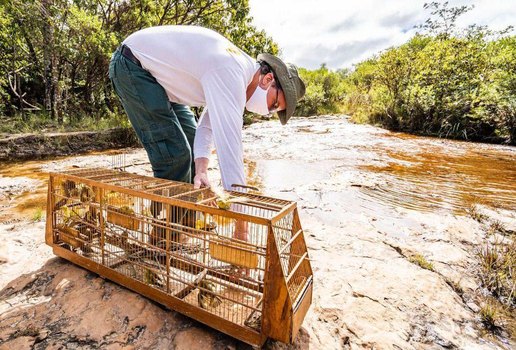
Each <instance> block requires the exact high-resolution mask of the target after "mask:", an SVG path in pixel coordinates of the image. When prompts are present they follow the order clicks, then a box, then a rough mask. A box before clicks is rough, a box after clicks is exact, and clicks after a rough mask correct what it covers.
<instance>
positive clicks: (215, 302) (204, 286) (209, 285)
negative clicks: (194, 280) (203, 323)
mask: <svg viewBox="0 0 516 350" xmlns="http://www.w3.org/2000/svg"><path fill="white" fill-rule="evenodd" d="M207 290H209V291H211V292H216V287H215V283H213V282H211V281H208V280H206V279H203V280H202V281H201V282H199V294H198V295H197V301H198V302H199V306H200V307H202V308H203V309H208V308H215V307H217V306H219V305H220V304H221V303H222V299H220V297H219V296H217V295H215V294H214V293H210V292H208V291H207Z"/></svg>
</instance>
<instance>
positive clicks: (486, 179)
mask: <svg viewBox="0 0 516 350" xmlns="http://www.w3.org/2000/svg"><path fill="white" fill-rule="evenodd" d="M328 126H330V127H328ZM267 129H268V130H267ZM249 131H250V135H249V134H248V135H247V138H248V139H250V141H254V142H251V143H250V144H251V148H252V150H249V154H250V156H251V157H254V158H255V159H256V158H258V160H257V161H258V164H259V165H258V168H259V170H260V171H261V175H262V177H263V178H264V181H265V183H266V186H269V185H270V187H273V188H276V189H277V190H278V191H279V192H289V190H292V189H297V188H299V187H300V186H304V187H307V189H310V186H311V189H312V190H317V188H318V187H324V188H325V189H328V187H327V186H325V185H329V186H330V188H331V186H333V187H334V189H335V191H334V194H333V196H334V197H335V200H336V201H345V202H347V203H348V205H349V206H351V207H354V206H355V207H357V210H359V209H361V208H362V209H363V208H366V209H370V210H376V211H379V212H381V211H382V210H384V209H386V208H391V209H392V208H398V207H402V208H406V209H411V210H415V211H420V212H421V211H422V212H428V211H431V212H443V211H444V212H452V213H454V214H464V213H465V211H466V210H467V209H468V208H470V207H471V206H472V205H474V204H483V205H488V206H492V207H497V208H502V209H507V210H516V148H514V147H509V146H500V145H487V144H476V143H467V142H458V141H451V140H443V139H436V138H427V137H418V136H412V135H407V134H402V133H392V132H388V131H384V130H381V129H377V128H373V127H370V126H364V125H353V124H351V123H348V122H347V121H346V120H345V119H332V120H328V121H327V123H325V122H324V121H323V122H322V123H321V120H315V121H310V120H304V121H299V122H297V123H296V124H295V125H291V126H290V127H287V129H281V127H280V126H275V125H267V126H266V128H263V127H261V126H259V125H257V126H253V127H251V129H250V130H249ZM266 135H269V136H266ZM287 135H290V136H287ZM285 136H287V137H288V140H285V139H284V138H285ZM266 138H268V140H266V142H264V143H261V144H256V141H255V140H257V139H266ZM343 187H344V188H343ZM324 192H326V191H324ZM329 193H330V194H329V195H332V194H331V191H329ZM336 193H339V194H336Z"/></svg>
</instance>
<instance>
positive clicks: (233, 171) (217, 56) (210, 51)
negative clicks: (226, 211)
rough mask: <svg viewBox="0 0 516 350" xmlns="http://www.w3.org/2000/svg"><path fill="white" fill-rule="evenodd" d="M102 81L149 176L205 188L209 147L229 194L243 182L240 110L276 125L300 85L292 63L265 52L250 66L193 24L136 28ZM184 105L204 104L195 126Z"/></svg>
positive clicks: (245, 58)
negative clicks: (272, 118) (143, 155)
mask: <svg viewBox="0 0 516 350" xmlns="http://www.w3.org/2000/svg"><path fill="white" fill-rule="evenodd" d="M109 77H110V79H111V81H112V83H113V86H114V88H115V91H116V93H117V94H118V96H119V97H120V100H121V102H122V105H123V107H124V109H125V111H126V113H127V115H128V116H129V120H130V121H131V124H132V125H133V127H134V129H135V131H136V134H137V136H138V138H139V139H140V141H141V143H142V144H143V146H144V147H145V150H146V151H147V154H148V156H149V160H150V162H151V165H152V170H153V172H154V176H155V177H159V178H165V179H170V180H176V181H183V182H193V184H194V186H195V187H196V188H199V187H201V186H209V185H210V181H209V179H208V175H207V169H208V158H209V155H210V153H211V147H212V142H214V144H215V148H216V149H217V156H218V159H219V165H220V170H221V176H222V184H223V187H224V188H225V189H226V190H230V189H231V187H232V185H233V184H245V183H246V181H245V175H244V163H243V149H242V126H243V117H242V116H243V113H244V108H247V110H249V111H251V112H254V113H257V114H261V115H267V114H270V113H275V112H277V113H278V115H279V118H280V121H281V123H282V124H285V123H286V122H287V121H288V119H289V118H290V117H291V116H292V114H293V113H294V110H295V107H296V104H297V101H298V100H299V99H300V98H301V97H303V95H304V93H305V85H304V83H303V81H302V80H301V79H300V78H299V76H298V72H297V69H296V68H295V66H293V65H287V64H285V63H283V62H282V61H281V60H280V59H279V58H277V57H275V56H273V55H270V54H266V53H265V54H260V55H259V56H258V62H256V61H255V60H254V59H252V58H251V57H249V56H248V55H247V54H245V53H244V52H243V51H242V50H240V49H238V48H237V47H236V46H235V45H233V44H232V43H231V42H230V41H229V40H227V39H226V38H224V37H223V36H221V35H220V34H218V33H216V32H214V31H212V30H209V29H206V28H202V27H196V26H159V27H152V28H147V29H143V30H140V31H138V32H136V33H133V34H132V35H130V36H129V37H128V38H127V39H125V40H124V42H123V43H122V46H121V47H120V48H119V49H117V51H116V52H115V53H114V54H113V57H112V60H111V63H110V66H109ZM187 106H205V107H206V108H204V111H203V113H202V115H201V118H200V120H199V125H198V126H197V123H196V121H195V117H194V114H193V113H192V112H191V110H190V109H189V107H187Z"/></svg>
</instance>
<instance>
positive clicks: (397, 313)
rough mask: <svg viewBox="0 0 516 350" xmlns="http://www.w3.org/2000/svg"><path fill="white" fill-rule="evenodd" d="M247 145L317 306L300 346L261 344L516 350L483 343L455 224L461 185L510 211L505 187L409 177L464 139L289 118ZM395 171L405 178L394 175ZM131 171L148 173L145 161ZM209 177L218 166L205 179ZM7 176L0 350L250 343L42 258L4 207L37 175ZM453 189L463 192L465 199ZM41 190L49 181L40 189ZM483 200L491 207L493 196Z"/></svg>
mask: <svg viewBox="0 0 516 350" xmlns="http://www.w3.org/2000/svg"><path fill="white" fill-rule="evenodd" d="M328 119H330V120H328ZM244 141H245V145H244V148H245V149H246V151H247V152H248V156H247V160H248V161H247V168H248V170H249V180H250V183H251V184H253V185H257V186H259V187H261V188H263V192H264V193H266V194H267V195H272V196H277V197H280V198H287V199H293V200H296V201H297V202H298V207H299V208H300V215H301V223H302V225H303V228H304V231H305V238H306V240H307V244H308V246H309V249H310V250H309V251H310V257H311V259H312V266H313V268H314V300H313V304H312V307H311V309H310V311H309V312H308V314H307V316H306V318H305V321H304V323H303V328H302V329H301V331H300V333H299V335H298V337H297V338H296V342H295V344H293V345H285V344H282V343H279V342H274V341H269V342H267V344H266V346H265V347H266V348H268V349H309V348H310V349H511V347H512V348H513V347H514V346H515V344H514V342H513V340H510V339H500V338H496V337H492V336H488V335H487V336H486V335H485V334H484V333H485V332H483V331H482V330H481V327H480V322H479V316H478V314H477V312H478V304H477V303H476V300H475V293H476V292H477V290H478V286H479V281H478V279H477V277H476V272H475V265H476V259H475V252H476V249H477V247H478V246H479V245H480V244H482V242H484V240H485V238H486V237H485V230H484V229H483V227H482V225H481V224H479V223H478V222H477V221H475V220H473V219H471V218H469V217H467V216H466V215H464V210H465V209H466V208H467V206H469V205H470V202H469V201H468V200H467V199H468V198H469V195H471V193H472V192H474V191H476V190H480V189H479V188H480V187H479V188H476V187H475V186H474V185H471V183H470V182H469V181H473V182H472V183H474V181H479V183H483V186H482V187H481V190H482V191H484V190H486V188H488V187H489V185H492V186H493V191H492V193H493V196H494V195H499V196H500V197H501V200H502V203H503V204H504V205H507V203H509V204H510V203H511V200H512V201H513V203H514V198H515V197H514V196H515V194H516V193H515V192H514V189H513V188H511V187H505V188H503V185H500V184H498V183H491V182H490V181H495V180H492V179H491V178H489V179H491V180H485V179H484V178H481V176H483V175H480V174H479V173H476V172H475V173H473V172H471V171H472V170H471V169H475V167H478V166H480V165H476V166H475V167H471V166H465V167H464V168H461V169H460V171H457V170H456V168H453V169H454V170H449V169H448V170H446V171H445V172H444V173H438V171H440V170H439V169H440V168H439V167H438V166H435V164H434V165H432V166H430V167H428V168H425V169H423V171H421V173H420V174H416V175H417V176H415V175H414V174H413V173H410V172H411V171H413V170H414V167H416V166H418V164H419V163H420V162H422V160H421V159H423V156H424V155H422V154H420V153H424V152H430V153H432V154H442V155H443V157H445V156H446V157H448V160H447V163H450V162H451V161H450V159H449V157H450V154H456V155H457V159H462V158H463V157H465V155H467V154H468V153H467V152H469V151H468V147H470V144H467V143H461V142H452V141H443V140H438V139H429V138H417V137H406V135H405V136H404V135H403V134H393V133H389V132H386V131H383V130H381V129H377V128H374V127H370V126H363V125H353V124H350V123H348V122H347V121H346V120H345V119H343V118H318V119H294V120H292V121H291V122H289V124H288V125H287V126H286V127H281V126H280V125H279V123H278V122H277V121H273V122H268V123H262V124H254V125H252V126H251V127H250V128H248V129H246V130H245V132H244ZM479 148H482V152H483V154H488V155H490V156H492V158H489V161H490V162H491V163H489V162H488V163H486V166H491V167H492V166H493V164H498V163H496V162H497V161H500V162H502V163H503V164H500V167H503V166H505V165H504V164H505V163H504V161H503V160H504V159H514V156H515V155H516V152H515V151H514V149H511V148H507V147H503V146H492V145H489V146H486V145H475V147H474V149H475V150H477V149H479ZM109 159H110V157H109V156H104V157H102V155H97V156H83V157H77V158H73V159H72V158H69V159H62V160H57V161H48V162H42V163H40V164H38V165H36V164H32V165H31V166H33V169H37V170H35V171H33V172H34V173H36V172H37V171H40V172H41V171H49V170H60V169H63V168H66V167H69V166H72V165H75V166H88V165H97V166H98V165H99V164H100V165H102V164H104V165H106V166H107V164H108V163H109ZM145 159H146V157H145V154H144V152H142V151H141V150H132V151H128V152H127V163H128V164H129V163H133V164H139V163H145ZM497 159H498V160H497ZM509 164H510V162H509ZM372 165H373V166H375V167H377V169H376V170H372V169H371V168H370V166H372ZM379 169H380V170H379ZM382 169H383V170H382ZM393 169H394V170H396V171H398V170H401V175H400V174H398V173H393V172H392V171H393ZM450 169H452V168H450ZM468 169H470V170H468ZM127 170H128V171H136V172H139V173H142V174H149V173H150V169H149V166H148V164H143V165H141V166H139V167H134V168H131V169H127ZM11 171H13V169H11ZM454 171H455V172H454ZM448 172H449V173H450V175H449V176H448V175H447V173H448ZM496 172H497V174H496V175H497V176H498V175H499V176H501V177H503V178H505V181H508V180H510V179H512V178H513V177H515V176H516V169H514V165H512V167H511V165H509V168H508V169H506V172H505V173H502V170H501V168H500V169H496ZM217 173H218V169H217V167H216V166H214V167H213V168H212V169H211V173H210V174H211V176H212V178H214V177H216V176H217ZM2 175H3V178H2V177H0V184H1V183H2V181H4V183H6V184H8V185H9V186H18V185H19V184H21V185H20V186H21V187H22V189H20V188H18V187H16V188H14V187H13V195H12V196H11V197H10V198H11V199H8V198H4V199H3V201H2V198H0V201H2V202H1V203H0V204H1V205H3V208H4V209H2V207H0V218H1V217H3V218H9V217H11V218H12V217H16V218H17V220H18V221H16V222H14V223H13V222H7V220H6V221H0V232H1V234H2V237H3V238H5V239H4V240H3V241H4V247H3V248H2V247H0V257H1V256H3V259H4V261H5V262H4V263H2V262H0V288H3V290H2V291H1V292H0V300H1V301H0V348H1V349H4V348H5V349H25V348H27V349H29V348H31V347H32V348H35V349H58V348H70V349H94V348H106V349H146V348H149V349H169V348H176V349H197V348H200V349H246V348H249V347H248V346H247V345H245V344H242V343H240V342H238V341H236V340H234V339H232V338H229V337H227V336H225V335H223V334H221V333H219V332H217V331H214V330H212V329H210V328H209V327H206V326H203V325H201V324H199V323H197V322H195V321H192V320H190V319H189V318H187V317H185V316H182V315H180V314H178V313H176V312H173V311H168V310H166V309H165V308H163V307H161V306H160V305H157V304H156V303H154V302H152V301H150V300H148V299H146V298H144V297H141V296H140V295H138V294H136V293H133V292H131V291H129V290H126V289H124V288H122V287H120V286H118V285H116V284H113V283H111V282H109V281H105V280H103V279H102V278H99V277H98V276H96V275H94V274H93V273H90V272H88V271H86V270H84V269H81V268H79V267H76V266H74V265H73V264H70V263H68V262H66V261H65V260H62V259H58V258H51V257H52V253H51V251H50V249H49V248H48V247H46V246H45V245H44V242H43V234H44V223H43V222H41V221H40V222H31V220H28V219H27V218H26V217H23V215H22V216H16V215H15V212H9V211H8V210H11V209H12V207H13V206H15V203H18V204H17V205H19V203H20V202H21V201H23V200H24V198H25V197H23V196H22V195H20V193H23V192H24V191H23V186H27V188H28V187H34V184H33V183H32V182H31V181H32V180H33V179H36V180H38V181H39V182H40V183H41V184H43V185H44V183H43V182H42V180H41V177H37V176H36V175H31V174H28V173H24V174H21V175H22V176H23V177H24V178H25V180H21V182H20V183H16V182H14V183H13V181H12V178H11V179H9V180H6V179H7V177H8V176H9V175H8V172H4V173H2ZM18 175H20V174H18ZM495 177H496V176H495ZM27 178H28V179H32V180H31V181H29V180H27ZM513 180H514V182H515V183H516V178H514V179H513ZM454 181H455V182H458V183H453V182H454ZM217 182H218V181H217V180H213V183H217ZM509 182H510V181H509ZM462 183H465V184H466V185H465V186H464V188H466V189H467V188H469V189H470V190H469V192H467V193H464V191H465V190H464V189H463V188H462V187H460V186H462V185H461V184H462ZM24 184H25V185H24ZM6 186H7V185H6ZM36 187H37V186H36ZM42 190H44V186H43V187H42V189H40V190H37V191H42ZM461 191H462V192H461ZM504 191H505V192H504ZM15 192H16V193H15ZM481 194H482V195H483V197H484V198H485V199H486V200H489V198H490V197H489V196H491V195H492V194H491V192H485V193H484V192H482V193H481ZM33 195H34V194H33ZM40 195H42V196H44V192H41V193H40ZM511 198H512V199H511ZM504 199H505V200H506V201H505V202H503V200H504ZM507 201H508V202H507ZM6 208H7V209H6ZM2 210H4V212H3V213H2ZM6 210H7V211H6ZM461 210H462V211H461ZM484 211H485V212H486V213H487V214H486V215H490V216H492V217H493V218H494V219H495V220H497V221H501V222H507V223H508V227H509V224H511V223H514V222H515V220H516V214H515V212H514V210H507V208H506V209H505V210H504V209H500V208H494V207H493V206H490V205H489V202H488V203H487V204H486V206H485V210H484ZM6 222H7V223H6ZM2 251H3V253H2ZM414 256H422V257H423V258H424V260H425V261H426V262H428V263H430V264H431V266H432V268H431V269H430V270H428V269H425V268H422V267H421V265H418V264H417V263H415V262H414V261H415V260H413V257H414ZM49 259H50V260H49ZM1 260H2V259H1V258H0V261H1ZM22 273H26V274H25V275H22V276H20V275H21V274H22Z"/></svg>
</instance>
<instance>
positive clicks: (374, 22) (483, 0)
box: [250, 0, 516, 68]
mask: <svg viewBox="0 0 516 350" xmlns="http://www.w3.org/2000/svg"><path fill="white" fill-rule="evenodd" d="M425 2H430V0H390V1H382V0H319V1H310V0H282V1H273V0H250V7H251V15H252V16H253V17H254V24H255V25H256V26H257V27H258V28H259V29H264V30H265V31H266V32H267V33H268V34H269V35H270V36H272V38H273V39H274V40H275V41H276V42H277V43H278V44H279V46H280V49H281V56H282V57H283V58H284V59H285V60H286V61H289V62H293V63H295V64H297V65H299V66H302V67H306V68H317V67H319V66H320V64H321V63H326V64H327V65H328V66H329V67H331V68H343V67H350V66H351V65H352V64H354V63H358V62H360V61H361V60H364V59H366V58H368V57H371V56H372V55H373V54H375V53H377V52H379V51H381V50H383V49H386V48H388V47H391V46H395V45H401V44H402V43H404V42H406V41H407V40H408V39H409V38H410V37H411V36H412V35H413V34H414V33H415V31H416V30H415V29H414V28H413V27H414V25H416V24H420V23H422V22H424V20H425V19H426V18H427V17H428V15H429V12H428V11H425V10H424V9H423V4H424V3H425ZM450 4H452V5H459V4H475V9H474V10H472V11H471V12H469V13H467V14H465V15H464V17H463V18H461V19H460V20H459V21H458V24H459V26H467V25H469V24H473V23H476V24H487V25H489V27H490V28H492V29H501V28H504V27H506V26H508V25H511V24H516V23H514V22H515V20H514V19H515V18H516V0H474V1H464V0H456V1H453V0H451V1H450Z"/></svg>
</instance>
